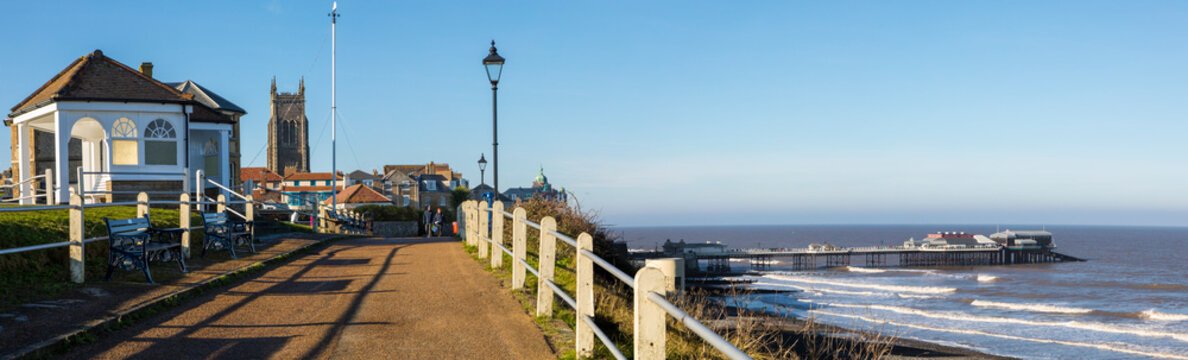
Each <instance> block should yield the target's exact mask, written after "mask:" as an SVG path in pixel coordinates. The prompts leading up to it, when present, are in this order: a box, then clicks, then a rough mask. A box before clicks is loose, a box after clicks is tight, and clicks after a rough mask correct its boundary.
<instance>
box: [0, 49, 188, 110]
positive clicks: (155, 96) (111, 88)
mask: <svg viewBox="0 0 1188 360" xmlns="http://www.w3.org/2000/svg"><path fill="white" fill-rule="evenodd" d="M191 97H192V95H187V94H183V93H181V92H180V91H177V89H174V88H173V87H170V86H169V85H165V84H164V83H162V82H160V81H157V80H154V79H153V78H151V77H148V76H145V75H144V74H142V73H140V72H139V71H136V70H135V69H132V68H130V67H128V66H127V65H124V64H121V63H120V62H118V61H115V60H112V59H111V58H108V57H106V56H103V52H102V51H99V50H95V51H94V52H92V53H90V54H87V55H86V56H83V57H80V58H78V59H77V60H74V62H72V63H70V65H69V66H67V67H66V68H65V69H62V71H61V72H59V73H58V74H57V75H54V77H53V78H52V79H50V80H49V81H47V82H46V83H45V84H44V85H41V87H40V88H38V89H37V90H36V91H33V93H32V94H29V96H28V97H26V98H25V99H24V100H21V102H20V103H18V104H17V105H16V106H13V107H12V113H10V114H9V115H8V117H9V118H10V119H11V118H14V117H16V116H18V115H20V114H22V113H24V112H28V111H30V110H33V109H36V108H39V107H41V106H44V105H47V104H49V103H51V102H55V101H63V100H93V101H131V102H154V103H157V102H160V103H191Z"/></svg>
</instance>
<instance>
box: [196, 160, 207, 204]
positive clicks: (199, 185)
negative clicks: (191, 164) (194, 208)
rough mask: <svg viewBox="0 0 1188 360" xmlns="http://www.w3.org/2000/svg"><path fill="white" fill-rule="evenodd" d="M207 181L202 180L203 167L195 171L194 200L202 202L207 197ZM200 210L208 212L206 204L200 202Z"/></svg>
mask: <svg viewBox="0 0 1188 360" xmlns="http://www.w3.org/2000/svg"><path fill="white" fill-rule="evenodd" d="M204 189H206V182H204V181H202V169H198V170H195V171H194V201H197V202H199V203H201V202H202V201H203V200H204V199H206V192H205V191H203V190H204ZM198 211H202V212H206V206H205V205H202V204H198Z"/></svg>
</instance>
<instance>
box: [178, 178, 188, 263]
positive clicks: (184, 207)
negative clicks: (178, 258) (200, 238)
mask: <svg viewBox="0 0 1188 360" xmlns="http://www.w3.org/2000/svg"><path fill="white" fill-rule="evenodd" d="M178 202H180V203H181V204H179V205H178V206H177V227H179V228H182V229H185V230H186V231H184V232H182V234H181V252H182V256H184V257H186V258H187V259H189V258H190V194H189V193H182V194H181V197H180V198H179V199H178Z"/></svg>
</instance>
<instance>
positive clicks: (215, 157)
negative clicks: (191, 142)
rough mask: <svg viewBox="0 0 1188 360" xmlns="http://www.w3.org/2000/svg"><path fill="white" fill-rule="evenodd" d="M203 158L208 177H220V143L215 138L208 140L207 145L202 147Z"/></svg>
mask: <svg viewBox="0 0 1188 360" xmlns="http://www.w3.org/2000/svg"><path fill="white" fill-rule="evenodd" d="M202 157H203V160H205V161H204V167H203V168H204V171H205V172H206V176H207V177H215V176H219V168H220V166H219V141H218V139H215V138H210V139H207V140H206V144H203V145H202Z"/></svg>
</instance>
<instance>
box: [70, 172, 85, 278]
mask: <svg viewBox="0 0 1188 360" xmlns="http://www.w3.org/2000/svg"><path fill="white" fill-rule="evenodd" d="M84 235H86V234H85V232H84V227H83V200H82V197H80V196H78V194H74V195H71V196H70V281H73V282H75V283H78V284H82V283H83V281H86V279H87V277H86V274H85V273H83V271H84V269H85V268H86V254H85V253H84V252H83V249H84V248H85V246H86V245H85V244H83V239H84V238H85V237H84Z"/></svg>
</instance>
